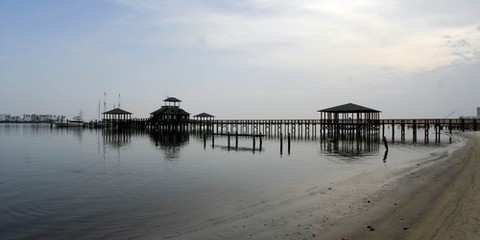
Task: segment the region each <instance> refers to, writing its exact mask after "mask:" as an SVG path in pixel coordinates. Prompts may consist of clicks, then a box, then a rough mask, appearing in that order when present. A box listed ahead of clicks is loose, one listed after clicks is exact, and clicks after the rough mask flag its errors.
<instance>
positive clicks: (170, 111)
mask: <svg viewBox="0 0 480 240" xmlns="http://www.w3.org/2000/svg"><path fill="white" fill-rule="evenodd" d="M150 114H151V115H153V116H156V115H185V116H189V115H190V113H188V112H186V111H185V110H183V109H181V108H179V107H168V106H164V107H161V108H160V109H158V110H156V111H154V112H152V113H150Z"/></svg>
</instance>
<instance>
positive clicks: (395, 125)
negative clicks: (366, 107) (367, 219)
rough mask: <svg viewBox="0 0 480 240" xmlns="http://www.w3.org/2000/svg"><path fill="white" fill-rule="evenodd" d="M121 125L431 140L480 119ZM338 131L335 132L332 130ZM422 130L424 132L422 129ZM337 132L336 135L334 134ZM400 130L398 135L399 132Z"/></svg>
mask: <svg viewBox="0 0 480 240" xmlns="http://www.w3.org/2000/svg"><path fill="white" fill-rule="evenodd" d="M122 126H129V127H132V128H145V129H153V128H161V129H162V130H169V129H170V130H180V131H194V132H207V133H212V134H228V133H229V132H230V133H238V134H248V135H255V134H262V135H265V136H267V137H280V135H281V134H284V135H285V134H287V133H290V134H291V135H292V137H298V138H302V137H304V138H319V137H320V138H331V137H332V136H337V137H338V138H355V139H356V138H357V137H358V136H360V137H361V138H363V137H368V134H369V133H372V132H373V134H377V133H378V134H381V135H382V136H383V135H385V134H386V132H387V131H386V128H388V129H389V130H390V131H389V133H390V136H386V137H387V138H388V139H390V140H391V141H396V140H397V139H396V137H397V136H400V141H404V140H405V135H406V129H411V130H412V134H413V135H412V139H413V141H414V142H416V141H417V139H418V138H419V136H421V135H420V134H423V136H424V138H425V139H427V141H429V135H430V134H429V133H430V131H434V132H435V136H436V138H439V135H440V133H441V131H440V130H442V129H443V130H445V129H446V130H448V131H449V133H451V132H452V131H453V130H458V131H467V130H472V131H478V129H479V127H480V119H458V118H445V119H441V118H419V119H378V120H374V121H368V122H365V121H355V120H349V119H345V120H338V121H335V122H331V121H330V120H327V119H236V120H235V119H228V120H220V119H215V120H210V121H205V120H202V121H199V120H185V121H184V122H182V123H181V124H177V125H168V124H166V125H158V124H155V125H154V124H152V123H151V122H150V121H149V119H148V118H143V119H131V120H125V121H122ZM333 131H335V132H333ZM422 131H423V132H422ZM333 134H335V135H333ZM397 134H398V135H397Z"/></svg>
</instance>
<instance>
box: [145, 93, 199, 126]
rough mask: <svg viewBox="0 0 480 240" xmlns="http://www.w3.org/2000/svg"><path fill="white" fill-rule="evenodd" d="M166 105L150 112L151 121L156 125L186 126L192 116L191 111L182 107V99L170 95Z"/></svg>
mask: <svg viewBox="0 0 480 240" xmlns="http://www.w3.org/2000/svg"><path fill="white" fill-rule="evenodd" d="M163 101H164V102H165V105H164V106H162V107H161V108H160V109H158V110H156V111H155V112H152V113H150V115H151V117H150V122H151V124H152V125H153V126H154V127H157V128H158V127H178V126H185V125H186V124H187V123H188V120H189V118H190V113H188V112H186V111H185V110H183V109H181V108H180V102H182V101H181V100H179V99H177V98H175V97H169V98H167V99H165V100H163Z"/></svg>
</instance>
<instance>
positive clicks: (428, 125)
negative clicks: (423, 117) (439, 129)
mask: <svg viewBox="0 0 480 240" xmlns="http://www.w3.org/2000/svg"><path fill="white" fill-rule="evenodd" d="M429 130H430V124H428V122H427V123H425V143H428V137H429V135H428V131H429Z"/></svg>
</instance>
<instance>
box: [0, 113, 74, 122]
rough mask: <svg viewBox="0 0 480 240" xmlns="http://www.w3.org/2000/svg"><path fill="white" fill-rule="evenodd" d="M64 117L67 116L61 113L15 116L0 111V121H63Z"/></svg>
mask: <svg viewBox="0 0 480 240" xmlns="http://www.w3.org/2000/svg"><path fill="white" fill-rule="evenodd" d="M66 119H67V118H66V117H65V116H63V115H53V114H23V116H15V115H10V114H2V113H0V122H25V123H38V122H56V121H64V120H66Z"/></svg>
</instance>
